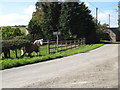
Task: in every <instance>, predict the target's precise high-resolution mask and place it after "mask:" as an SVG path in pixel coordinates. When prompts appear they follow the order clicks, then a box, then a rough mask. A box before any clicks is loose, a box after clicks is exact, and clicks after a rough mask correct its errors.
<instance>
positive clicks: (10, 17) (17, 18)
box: [0, 13, 32, 26]
mask: <svg viewBox="0 0 120 90" xmlns="http://www.w3.org/2000/svg"><path fill="white" fill-rule="evenodd" d="M31 17H32V16H27V15H20V14H17V13H14V14H7V15H0V26H14V25H27V24H28V22H29V21H30V19H31Z"/></svg>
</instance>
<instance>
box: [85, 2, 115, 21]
mask: <svg viewBox="0 0 120 90" xmlns="http://www.w3.org/2000/svg"><path fill="white" fill-rule="evenodd" d="M87 2H88V3H89V4H90V5H91V6H93V7H94V8H98V7H96V6H95V5H94V4H93V3H91V2H89V1H88V0H87ZM99 12H101V13H105V12H104V11H103V10H101V9H100V8H99ZM108 15H109V14H108ZM110 17H112V18H114V19H116V17H114V16H112V15H110Z"/></svg>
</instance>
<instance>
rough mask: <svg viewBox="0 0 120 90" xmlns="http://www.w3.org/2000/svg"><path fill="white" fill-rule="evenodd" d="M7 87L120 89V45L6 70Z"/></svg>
mask: <svg viewBox="0 0 120 90" xmlns="http://www.w3.org/2000/svg"><path fill="white" fill-rule="evenodd" d="M2 87H3V88H117V87H118V44H108V45H104V46H102V47H100V48H97V49H95V50H92V51H89V52H86V53H80V54H76V55H72V56H68V57H64V58H60V59H55V60H51V61H46V62H41V63H37V64H31V65H26V66H21V67H17V68H12V69H7V70H3V71H2Z"/></svg>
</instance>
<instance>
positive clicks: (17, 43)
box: [0, 40, 31, 50]
mask: <svg viewBox="0 0 120 90" xmlns="http://www.w3.org/2000/svg"><path fill="white" fill-rule="evenodd" d="M0 42H1V43H2V49H3V50H6V49H19V48H21V47H23V46H29V45H30V44H31V43H30V41H28V40H2V41H0Z"/></svg>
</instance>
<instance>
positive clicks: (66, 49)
mask: <svg viewBox="0 0 120 90" xmlns="http://www.w3.org/2000/svg"><path fill="white" fill-rule="evenodd" d="M65 44H66V50H67V41H65Z"/></svg>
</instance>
